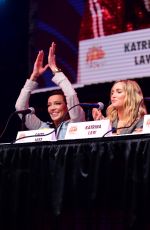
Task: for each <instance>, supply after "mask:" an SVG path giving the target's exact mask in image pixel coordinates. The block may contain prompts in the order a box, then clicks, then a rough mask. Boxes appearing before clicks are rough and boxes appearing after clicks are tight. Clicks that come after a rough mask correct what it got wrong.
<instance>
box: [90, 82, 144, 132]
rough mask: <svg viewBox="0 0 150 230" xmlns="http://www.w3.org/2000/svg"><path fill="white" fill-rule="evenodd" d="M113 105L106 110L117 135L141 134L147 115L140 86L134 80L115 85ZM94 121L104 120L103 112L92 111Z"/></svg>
mask: <svg viewBox="0 0 150 230" xmlns="http://www.w3.org/2000/svg"><path fill="white" fill-rule="evenodd" d="M110 100H111V104H110V105H109V106H108V108H107V110H106V118H108V119H110V121H111V123H112V127H113V128H114V130H115V132H116V134H129V133H133V132H140V131H141V130H142V127H143V118H144V115H145V114H147V110H146V106H145V104H144V100H143V93H142V90H141V88H140V86H139V85H138V84H137V82H136V81H134V80H121V81H117V82H115V83H114V85H113V86H112V89H111V93H110ZM92 115H93V119H94V120H99V119H104V116H103V115H102V113H101V111H100V110H98V109H96V108H94V109H93V110H92Z"/></svg>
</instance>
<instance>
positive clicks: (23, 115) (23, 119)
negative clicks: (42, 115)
mask: <svg viewBox="0 0 150 230" xmlns="http://www.w3.org/2000/svg"><path fill="white" fill-rule="evenodd" d="M25 116H26V115H25V114H22V119H21V121H22V122H21V131H24V130H25V121H26V119H25Z"/></svg>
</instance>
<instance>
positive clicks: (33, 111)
mask: <svg viewBox="0 0 150 230" xmlns="http://www.w3.org/2000/svg"><path fill="white" fill-rule="evenodd" d="M15 113H17V114H18V113H21V114H23V115H26V114H29V113H31V114H33V113H35V109H34V108H33V107H29V108H28V109H23V110H16V111H15Z"/></svg>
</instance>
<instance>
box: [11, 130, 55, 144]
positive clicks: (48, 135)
mask: <svg viewBox="0 0 150 230" xmlns="http://www.w3.org/2000/svg"><path fill="white" fill-rule="evenodd" d="M41 141H56V136H55V132H54V129H51V128H46V129H37V130H27V131H19V132H18V133H17V137H16V141H15V143H27V142H41Z"/></svg>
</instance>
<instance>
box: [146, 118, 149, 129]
mask: <svg viewBox="0 0 150 230" xmlns="http://www.w3.org/2000/svg"><path fill="white" fill-rule="evenodd" d="M146 126H147V128H150V119H147V121H146Z"/></svg>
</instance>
